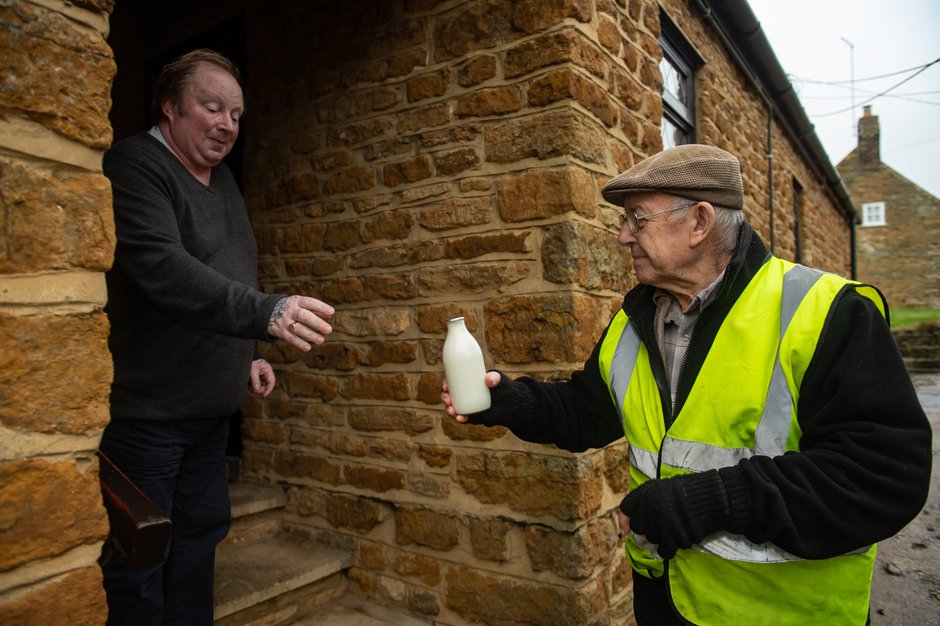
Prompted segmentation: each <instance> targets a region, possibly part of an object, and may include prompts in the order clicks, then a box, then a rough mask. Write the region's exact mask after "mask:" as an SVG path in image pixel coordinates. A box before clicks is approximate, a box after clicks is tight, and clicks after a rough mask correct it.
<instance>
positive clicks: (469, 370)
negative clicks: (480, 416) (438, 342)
mask: <svg viewBox="0 0 940 626" xmlns="http://www.w3.org/2000/svg"><path fill="white" fill-rule="evenodd" d="M442 357H443V359H444V376H445V377H446V378H447V388H448V390H449V392H450V401H451V404H453V405H454V409H456V410H457V413H458V414H459V415H469V414H471V413H477V412H479V411H485V410H486V409H488V408H490V390H489V387H487V386H486V381H485V380H484V377H485V376H486V365H484V363H483V351H482V350H481V349H480V344H478V343H477V340H476V339H474V338H473V335H471V334H470V331H469V330H467V326H466V324H464V319H463V318H462V317H455V318H453V319H449V320H447V338H446V339H445V340H444V352H443V355H442Z"/></svg>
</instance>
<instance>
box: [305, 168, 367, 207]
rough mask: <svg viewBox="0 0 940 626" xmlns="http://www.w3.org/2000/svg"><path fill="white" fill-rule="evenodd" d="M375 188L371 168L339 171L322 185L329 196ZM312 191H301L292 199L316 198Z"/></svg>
mask: <svg viewBox="0 0 940 626" xmlns="http://www.w3.org/2000/svg"><path fill="white" fill-rule="evenodd" d="M374 186H375V172H374V171H373V170H372V168H371V167H368V166H361V167H350V168H347V169H344V170H340V171H339V172H337V173H336V174H333V175H332V176H330V177H329V178H327V179H326V180H325V181H324V183H323V189H324V191H326V193H329V194H343V193H356V192H359V191H368V190H369V189H372V187H374ZM317 195H318V194H316V193H315V192H314V190H312V189H311V190H301V191H300V192H298V193H297V194H296V196H295V197H294V200H295V201H298V200H309V199H310V198H315V197H317Z"/></svg>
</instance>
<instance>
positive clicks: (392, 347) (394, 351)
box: [365, 341, 418, 367]
mask: <svg viewBox="0 0 940 626" xmlns="http://www.w3.org/2000/svg"><path fill="white" fill-rule="evenodd" d="M417 357H418V344H416V343H414V342H411V341H374V342H372V343H371V344H370V345H369V352H368V354H367V355H366V359H365V363H366V365H372V366H375V367H378V366H380V365H385V364H386V363H397V364H404V363H412V362H413V361H414V360H415V359H417Z"/></svg>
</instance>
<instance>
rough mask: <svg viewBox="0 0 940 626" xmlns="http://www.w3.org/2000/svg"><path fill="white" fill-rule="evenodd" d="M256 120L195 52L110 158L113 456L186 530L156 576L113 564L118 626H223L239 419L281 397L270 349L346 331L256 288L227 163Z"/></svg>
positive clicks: (178, 531)
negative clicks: (233, 443)
mask: <svg viewBox="0 0 940 626" xmlns="http://www.w3.org/2000/svg"><path fill="white" fill-rule="evenodd" d="M244 110H245V106H244V100H243V95H242V88H241V85H240V84H239V81H238V70H237V68H236V67H235V65H234V64H232V63H231V61H230V60H229V59H227V58H226V57H224V56H222V55H219V54H217V53H215V52H212V51H210V50H204V49H201V50H195V51H193V52H190V53H188V54H186V55H183V56H182V57H180V58H179V59H177V60H175V61H173V62H172V63H170V64H169V65H167V66H166V67H165V68H164V69H163V71H162V73H161V75H160V77H159V79H158V82H157V87H156V93H155V96H154V101H153V113H154V118H155V120H156V124H155V125H154V126H153V127H152V128H151V129H150V130H149V131H147V132H144V133H141V134H139V135H136V136H134V137H130V138H128V139H126V140H124V141H121V142H119V143H117V144H115V145H114V146H113V147H112V148H111V149H110V150H109V151H108V153H107V154H106V155H105V159H104V173H105V175H106V176H107V177H108V178H109V179H110V180H111V185H112V189H113V193H114V219H115V226H116V232H117V247H116V251H115V259H114V266H113V268H112V269H111V271H109V272H108V274H107V283H108V305H107V307H106V311H107V313H108V317H109V321H110V323H111V335H110V338H109V346H110V349H111V352H112V355H113V358H114V382H113V385H112V389H111V422H110V423H109V424H108V426H107V427H106V428H105V431H104V434H103V436H102V440H101V444H100V448H101V451H102V452H103V453H104V454H105V455H107V456H108V457H109V458H110V459H111V461H112V462H114V464H115V465H116V466H117V467H118V468H119V469H120V470H121V471H122V472H123V473H124V474H126V475H127V476H128V477H129V478H130V479H131V480H132V481H133V482H134V483H135V484H136V485H137V486H138V487H139V488H140V489H141V490H142V491H143V492H144V493H145V494H146V495H147V496H148V497H149V498H150V499H151V500H152V501H153V502H154V503H155V504H156V505H157V506H158V507H159V508H160V509H161V510H162V511H163V512H164V513H165V514H166V515H167V516H168V517H169V518H170V519H171V521H172V534H171V539H170V544H169V547H168V550H167V554H166V558H165V560H164V561H163V562H161V563H159V564H157V565H155V566H153V567H147V568H144V569H129V568H127V567H126V566H125V565H124V564H123V563H122V561H121V559H120V558H118V557H117V555H116V554H114V553H111V552H109V550H107V549H106V550H105V553H104V554H103V555H102V559H101V563H102V570H103V572H104V583H105V589H106V592H107V597H108V607H109V613H110V614H109V617H108V624H109V625H120V626H150V625H152V626H160V625H161V624H162V625H163V626H170V625H172V626H186V625H194V626H195V625H199V626H208V625H210V624H211V623H212V616H213V573H214V567H215V548H216V544H218V542H219V541H221V539H222V538H223V537H224V536H225V534H226V532H227V531H228V527H229V524H230V514H231V512H230V504H229V499H228V487H227V482H226V473H225V464H224V454H225V448H226V442H227V438H228V425H229V416H230V415H231V414H232V413H233V412H234V411H236V410H237V409H238V407H239V406H240V405H241V403H242V402H243V400H244V398H245V396H246V393H247V392H248V391H249V390H250V391H251V392H253V393H256V394H258V395H261V396H267V395H268V394H269V393H270V392H271V391H272V389H273V388H274V385H275V376H274V370H273V368H272V367H271V365H270V364H268V363H267V362H266V361H265V360H264V359H262V358H260V355H259V354H258V352H257V341H259V340H261V341H274V340H276V339H280V340H283V341H286V342H288V343H290V344H291V345H293V346H295V347H297V348H299V349H301V350H309V349H310V348H311V345H318V344H322V343H323V341H324V338H325V336H326V335H328V334H330V333H331V332H332V328H331V326H330V324H329V323H328V320H329V319H330V318H331V317H332V315H333V313H334V309H333V307H331V306H329V305H327V304H325V303H323V302H321V301H319V300H317V299H315V298H311V297H305V296H300V295H291V296H285V295H271V294H265V293H262V292H261V291H259V290H258V289H257V250H256V243H255V238H254V235H253V233H252V231H251V227H250V224H249V221H248V215H247V212H246V210H245V204H244V201H243V199H242V197H241V194H240V192H239V190H238V186H237V185H236V182H235V180H234V178H233V176H232V174H231V172H230V171H229V169H228V167H227V166H226V165H225V164H224V163H223V162H222V160H223V159H224V158H225V156H226V155H227V154H228V153H229V151H230V150H231V149H232V146H233V144H234V143H235V140H236V138H237V136H238V130H239V121H240V118H241V116H242V114H243V113H244Z"/></svg>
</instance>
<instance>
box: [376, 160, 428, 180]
mask: <svg viewBox="0 0 940 626" xmlns="http://www.w3.org/2000/svg"><path fill="white" fill-rule="evenodd" d="M430 177H431V161H430V160H429V159H428V157H426V156H424V155H421V156H419V157H418V158H416V159H410V160H408V161H399V162H398V163H390V164H389V165H386V166H385V167H384V168H382V181H383V182H384V183H385V184H386V185H387V186H389V187H398V186H399V185H405V184H410V183H416V182H419V181H422V180H424V179H426V178H430Z"/></svg>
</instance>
